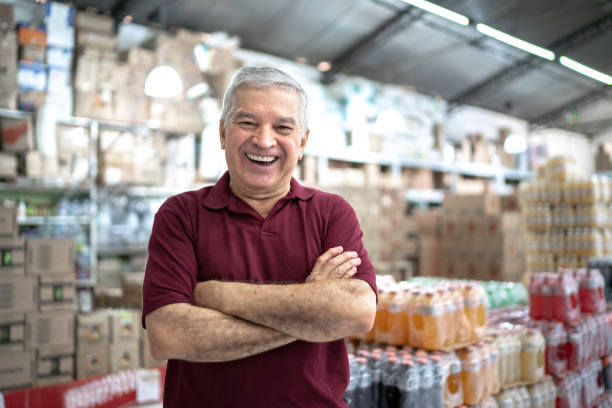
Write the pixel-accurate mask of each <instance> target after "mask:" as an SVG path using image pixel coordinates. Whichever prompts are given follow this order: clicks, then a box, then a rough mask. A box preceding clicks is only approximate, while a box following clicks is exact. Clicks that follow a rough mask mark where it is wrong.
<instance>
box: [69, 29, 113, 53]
mask: <svg viewBox="0 0 612 408" xmlns="http://www.w3.org/2000/svg"><path fill="white" fill-rule="evenodd" d="M76 44H77V47H80V48H84V47H87V48H96V49H100V50H104V51H113V50H115V49H116V48H117V44H118V40H117V36H116V35H114V34H104V33H96V32H93V31H79V32H77V35H76Z"/></svg>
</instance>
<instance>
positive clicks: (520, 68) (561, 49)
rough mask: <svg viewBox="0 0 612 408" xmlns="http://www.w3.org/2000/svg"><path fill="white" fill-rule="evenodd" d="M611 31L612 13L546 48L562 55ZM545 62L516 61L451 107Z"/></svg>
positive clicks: (456, 99)
mask: <svg viewBox="0 0 612 408" xmlns="http://www.w3.org/2000/svg"><path fill="white" fill-rule="evenodd" d="M610 29H612V13H609V14H607V15H605V16H604V17H601V18H599V19H598V20H596V21H593V22H591V23H589V24H587V25H585V26H582V27H580V28H578V29H577V30H575V31H573V32H572V33H570V34H569V35H567V36H565V37H563V38H560V39H559V40H557V41H555V42H553V43H551V44H549V45H548V46H547V47H546V48H547V49H549V50H551V51H553V52H554V53H555V54H557V55H559V54H564V53H566V52H567V51H570V50H572V49H574V48H576V47H579V46H581V45H583V44H585V43H587V42H589V41H591V40H593V39H594V38H596V37H599V36H600V35H602V34H604V33H605V32H606V31H608V30H610ZM546 62H547V61H545V60H543V59H542V58H538V57H535V56H528V57H526V58H523V59H522V60H520V61H518V62H517V63H515V64H514V65H512V66H510V67H508V68H505V69H502V70H501V71H498V72H496V73H494V74H493V75H491V76H489V77H488V78H486V79H485V80H483V81H482V82H480V83H478V84H476V85H474V86H472V87H470V88H469V89H467V90H465V91H463V92H462V93H460V94H459V95H457V96H455V97H453V98H452V99H451V100H450V103H451V104H452V105H455V106H456V105H459V104H463V103H468V102H469V101H470V100H471V99H473V98H474V97H476V96H478V95H481V94H483V93H485V92H487V91H489V90H492V89H496V88H497V87H499V85H502V84H505V83H508V82H509V81H513V80H515V79H516V78H519V77H521V76H523V75H525V74H526V73H528V72H529V71H531V70H533V69H537V68H539V67H541V66H543V65H544V63H546Z"/></svg>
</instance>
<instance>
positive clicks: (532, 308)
mask: <svg viewBox="0 0 612 408" xmlns="http://www.w3.org/2000/svg"><path fill="white" fill-rule="evenodd" d="M543 283H544V278H543V276H542V275H541V274H539V273H536V274H533V275H531V278H530V279H529V316H530V317H531V318H532V319H534V320H539V319H542V307H543V305H542V284H543Z"/></svg>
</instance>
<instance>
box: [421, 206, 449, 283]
mask: <svg viewBox="0 0 612 408" xmlns="http://www.w3.org/2000/svg"><path fill="white" fill-rule="evenodd" d="M414 217H415V220H416V228H417V231H418V236H419V249H418V250H419V275H420V276H437V275H440V273H441V270H442V268H443V265H444V252H443V250H442V219H443V218H442V212H441V211H440V210H429V211H419V212H417V213H415V215H414Z"/></svg>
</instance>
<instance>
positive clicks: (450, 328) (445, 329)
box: [438, 288, 456, 346]
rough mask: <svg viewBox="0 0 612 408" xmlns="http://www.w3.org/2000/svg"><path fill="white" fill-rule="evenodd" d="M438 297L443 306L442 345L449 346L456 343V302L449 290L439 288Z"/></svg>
mask: <svg viewBox="0 0 612 408" xmlns="http://www.w3.org/2000/svg"><path fill="white" fill-rule="evenodd" d="M438 295H439V297H440V303H441V305H442V310H443V312H442V343H443V344H444V345H445V346H449V345H451V344H453V343H454V342H455V336H456V330H455V328H456V324H455V319H454V315H455V302H454V301H453V299H452V297H451V294H450V290H449V289H448V288H439V289H438Z"/></svg>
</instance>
